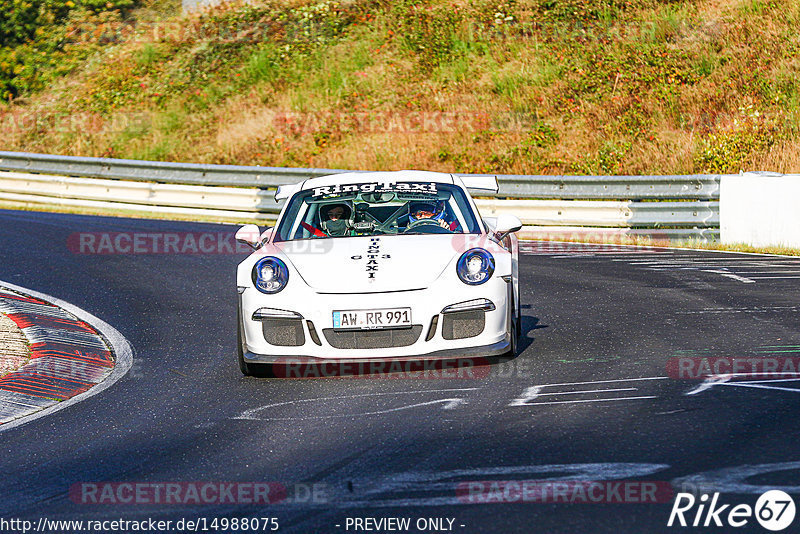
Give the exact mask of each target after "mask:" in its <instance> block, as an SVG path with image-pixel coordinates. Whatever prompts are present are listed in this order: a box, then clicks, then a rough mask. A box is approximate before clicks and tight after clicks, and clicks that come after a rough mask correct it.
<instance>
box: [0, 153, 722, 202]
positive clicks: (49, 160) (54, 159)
mask: <svg viewBox="0 0 800 534" xmlns="http://www.w3.org/2000/svg"><path fill="white" fill-rule="evenodd" d="M0 170H6V171H19V172H27V173H41V174H55V175H60V176H74V177H91V178H109V179H116V180H130V181H144V182H160V183H166V184H188V185H207V186H231V187H257V188H261V189H265V188H275V187H277V186H279V185H284V184H293V183H297V182H299V181H301V180H304V179H306V178H312V177H315V176H326V175H329V174H336V173H342V172H353V171H345V170H341V169H292V168H282V167H245V166H237V165H205V164H198V163H168V162H160V161H137V160H126V159H111V158H84V157H73V156H55V155H49V154H32V153H26V152H2V151H0ZM463 176H466V175H463ZM472 176H493V175H485V174H481V175H472ZM496 176H497V178H498V181H499V183H500V191H499V192H498V193H497V196H498V197H505V198H537V199H593V200H594V199H605V200H609V199H615V200H667V199H673V200H717V199H719V184H720V179H721V176H722V175H717V174H695V175H687V176H524V175H496Z"/></svg>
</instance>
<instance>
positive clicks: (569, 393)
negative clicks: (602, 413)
mask: <svg viewBox="0 0 800 534" xmlns="http://www.w3.org/2000/svg"><path fill="white" fill-rule="evenodd" d="M638 390H639V388H615V389H585V390H583V391H564V392H556V393H539V395H538V396H539V397H544V396H545V395H580V394H582V393H608V392H609V391H638Z"/></svg>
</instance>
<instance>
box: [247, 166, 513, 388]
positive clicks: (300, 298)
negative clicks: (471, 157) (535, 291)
mask: <svg viewBox="0 0 800 534" xmlns="http://www.w3.org/2000/svg"><path fill="white" fill-rule="evenodd" d="M497 188H498V186H497V179H496V178H495V177H493V176H492V177H458V176H455V175H450V174H440V173H432V172H422V171H398V172H359V173H345V174H335V175H331V176H324V177H319V178H312V179H309V180H305V181H304V182H301V183H298V184H294V185H289V186H281V187H280V188H279V189H278V191H277V193H276V194H275V198H276V200H281V199H287V201H286V204H285V206H284V207H283V210H282V211H281V214H280V215H279V217H278V221H277V224H276V226H275V227H274V228H271V229H268V230H266V231H265V232H263V233H261V232H260V230H259V228H258V227H257V226H256V225H247V226H244V227H242V228H241V229H240V230H239V231H238V232H237V233H236V239H237V240H238V241H240V242H244V243H247V244H249V245H250V246H252V247H253V248H254V249H255V251H254V252H253V253H252V254H251V255H250V256H249V257H248V258H247V259H245V260H244V261H243V262H242V263H241V264H239V267H238V272H237V285H238V292H239V313H238V315H239V319H238V323H239V343H238V357H239V366H240V367H241V370H242V372H243V373H244V374H245V375H250V374H253V373H254V372H255V371H257V370H259V369H260V368H261V367H263V364H274V363H276V362H281V361H287V359H292V358H294V359H302V360H304V361H317V360H319V361H326V360H327V361H331V360H335V361H339V362H343V361H359V362H369V361H375V360H381V361H386V360H387V359H389V360H393V359H398V358H402V359H416V360H429V359H451V358H464V357H478V356H496V355H502V354H508V353H510V354H514V353H515V351H516V347H517V337H518V335H519V332H520V302H519V287H518V269H517V263H518V246H517V238H516V236H515V235H514V232H516V231H517V230H519V229H520V227H521V223H520V221H519V219H518V218H517V217H514V216H513V215H501V216H499V217H497V218H487V219H481V217H480V216H479V214H478V210H477V208H476V207H475V203H474V202H473V200H472V198H471V197H470V195H469V193H468V192H467V189H474V190H482V191H491V192H497Z"/></svg>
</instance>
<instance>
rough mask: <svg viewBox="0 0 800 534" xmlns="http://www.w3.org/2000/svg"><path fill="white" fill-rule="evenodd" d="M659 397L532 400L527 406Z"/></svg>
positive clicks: (654, 397)
mask: <svg viewBox="0 0 800 534" xmlns="http://www.w3.org/2000/svg"><path fill="white" fill-rule="evenodd" d="M657 398H658V397H656V396H654V395H648V396H644V397H613V398H610V399H586V400H568V401H550V402H532V403H529V404H526V405H525V406H544V405H547V404H577V403H582V402H609V401H621V400H640V399H657Z"/></svg>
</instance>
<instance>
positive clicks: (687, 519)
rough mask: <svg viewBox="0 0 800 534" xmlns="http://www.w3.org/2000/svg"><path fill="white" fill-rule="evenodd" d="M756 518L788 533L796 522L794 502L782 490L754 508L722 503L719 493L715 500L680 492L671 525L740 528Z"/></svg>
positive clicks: (767, 494) (761, 499)
mask: <svg viewBox="0 0 800 534" xmlns="http://www.w3.org/2000/svg"><path fill="white" fill-rule="evenodd" d="M709 499H710V501H709ZM753 516H755V519H756V521H758V523H759V524H760V525H761V526H762V527H764V528H765V529H767V530H771V531H774V532H777V531H780V530H784V529H786V528H787V527H788V526H789V525H791V524H792V521H794V516H795V505H794V499H792V498H791V497H790V496H789V494H788V493H786V492H783V491H781V490H770V491H767V492H765V493H763V494H762V495H761V496H760V497H759V498H758V500H757V501H756V505H755V508H753V507H751V506H750V505H749V504H736V505H732V504H730V503H728V504H722V503H721V502H720V494H719V493H714V494H713V496H711V497H709V495H708V494H706V493H704V494H702V495H701V496H700V498H699V499H697V498H695V496H694V495H692V494H691V493H678V495H677V497H675V502H674V503H673V505H672V512H670V514H669V521H667V526H668V527H671V526H673V525H675V526H682V527H686V526H692V527H723V526H727V527H734V528H739V527H743V526H745V525H747V524H749V523H750V521H751V520H752V518H753Z"/></svg>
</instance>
